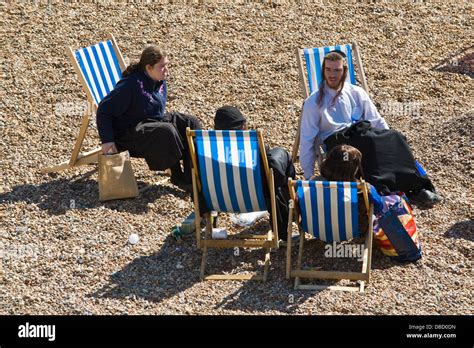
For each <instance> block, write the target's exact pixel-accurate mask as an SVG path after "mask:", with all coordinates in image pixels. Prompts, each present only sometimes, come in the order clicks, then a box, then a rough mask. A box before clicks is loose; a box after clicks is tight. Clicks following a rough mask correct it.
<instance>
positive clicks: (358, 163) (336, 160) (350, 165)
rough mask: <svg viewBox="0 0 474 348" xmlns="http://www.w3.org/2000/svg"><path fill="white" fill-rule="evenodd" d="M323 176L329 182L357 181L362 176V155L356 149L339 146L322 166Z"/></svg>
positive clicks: (331, 152) (330, 153) (329, 154)
mask: <svg viewBox="0 0 474 348" xmlns="http://www.w3.org/2000/svg"><path fill="white" fill-rule="evenodd" d="M321 175H322V176H323V177H324V178H325V179H326V180H329V181H357V180H359V178H360V177H362V176H363V174H362V154H361V153H360V151H359V150H357V149H356V148H355V147H352V146H349V145H338V146H336V147H334V148H333V149H332V150H331V151H329V153H328V155H327V157H326V159H325V160H324V161H323V163H322V164H321Z"/></svg>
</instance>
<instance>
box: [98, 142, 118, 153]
mask: <svg viewBox="0 0 474 348" xmlns="http://www.w3.org/2000/svg"><path fill="white" fill-rule="evenodd" d="M117 152H118V151H117V147H115V143H114V142H111V143H105V144H102V153H103V154H104V155H111V154H114V153H117Z"/></svg>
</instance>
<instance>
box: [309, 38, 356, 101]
mask: <svg viewBox="0 0 474 348" xmlns="http://www.w3.org/2000/svg"><path fill="white" fill-rule="evenodd" d="M333 50H339V51H342V52H344V53H345V54H346V56H347V65H348V68H349V71H348V74H347V77H346V81H347V82H349V83H352V84H354V85H355V84H356V78H355V71H354V63H353V62H352V49H351V45H350V44H345V45H336V46H326V47H315V48H304V49H303V55H304V59H305V62H306V76H307V79H308V85H309V95H310V94H312V93H313V92H315V91H317V90H318V89H319V86H320V84H321V81H322V77H323V74H322V71H321V66H322V64H323V59H324V57H325V56H326V54H328V53H329V52H331V51H333Z"/></svg>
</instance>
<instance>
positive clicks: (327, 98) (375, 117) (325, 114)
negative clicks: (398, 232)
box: [300, 51, 441, 204]
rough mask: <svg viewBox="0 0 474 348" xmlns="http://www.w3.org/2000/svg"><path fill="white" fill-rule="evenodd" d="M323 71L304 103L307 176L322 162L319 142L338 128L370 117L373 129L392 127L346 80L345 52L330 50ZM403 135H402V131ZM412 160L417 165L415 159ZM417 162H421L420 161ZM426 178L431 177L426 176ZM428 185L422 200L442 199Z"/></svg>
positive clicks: (303, 161) (303, 142)
mask: <svg viewBox="0 0 474 348" xmlns="http://www.w3.org/2000/svg"><path fill="white" fill-rule="evenodd" d="M322 73H323V83H322V84H321V87H320V88H319V89H318V90H317V91H316V92H314V93H313V94H311V95H310V96H309V97H308V98H307V99H306V100H305V102H304V105H303V114H302V119H301V133H300V139H301V141H300V163H301V167H302V168H303V171H304V177H305V179H306V180H308V179H309V178H310V177H311V176H312V175H313V174H314V164H315V162H316V160H318V162H319V164H320V163H321V160H322V159H321V156H320V151H319V146H320V145H323V144H324V141H326V140H327V139H328V138H330V137H331V136H332V135H333V134H335V133H336V132H338V131H341V130H343V129H345V128H347V127H350V126H351V125H352V124H353V123H355V122H357V121H361V120H364V121H369V122H370V125H371V127H372V128H374V129H379V130H388V129H389V127H388V125H387V123H386V122H385V120H384V119H383V118H382V117H381V116H380V114H379V113H378V111H377V109H376V107H375V105H374V103H373V102H372V100H371V99H370V97H369V95H368V94H367V92H366V91H365V90H364V89H362V88H360V87H358V86H355V85H352V84H350V83H347V82H345V80H346V76H347V73H348V66H347V60H346V57H345V54H344V53H343V52H341V51H332V52H329V53H328V54H327V55H326V56H325V57H324V60H323V64H322ZM400 137H403V136H401V135H400ZM403 139H404V137H403ZM404 141H405V140H403V142H404ZM406 148H408V145H406ZM361 151H362V150H361ZM408 152H410V154H409V156H408V157H410V156H411V157H412V154H411V151H410V150H408ZM412 158H413V157H412ZM412 163H413V167H414V166H415V161H414V159H413V160H412ZM416 165H417V166H418V163H417V162H416ZM426 180H428V181H429V179H427V178H426V179H425V181H426ZM425 186H426V187H425V189H422V190H421V191H420V192H419V195H420V198H421V200H422V201H423V202H424V203H428V204H435V203H438V202H440V201H441V197H440V196H439V195H437V194H436V193H434V187H433V186H432V184H431V182H429V183H428V184H427V185H425Z"/></svg>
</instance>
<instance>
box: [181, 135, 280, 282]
mask: <svg viewBox="0 0 474 348" xmlns="http://www.w3.org/2000/svg"><path fill="white" fill-rule="evenodd" d="M187 136H188V144H189V146H190V153H191V159H192V162H193V167H194V169H193V191H194V201H195V216H196V226H199V224H200V209H199V204H200V202H203V201H204V202H205V204H206V209H205V210H206V211H217V212H222V213H249V212H257V211H263V210H270V209H271V210H272V212H273V214H272V216H273V217H274V218H273V219H272V221H271V225H272V230H271V231H270V232H269V233H268V234H267V235H239V236H234V237H238V238H229V239H225V240H217V239H216V240H214V239H212V238H211V232H212V226H211V224H210V218H209V213H206V215H207V218H206V222H207V226H206V233H205V236H202V235H201V231H200V230H199V228H197V229H196V238H197V244H198V247H203V249H204V250H203V259H202V260H203V261H202V263H201V279H261V280H266V277H267V273H268V264H269V257H270V254H269V252H270V248H277V247H278V230H277V225H276V220H275V216H276V214H275V207H276V206H275V192H274V187H273V171H272V170H271V169H269V167H268V162H267V157H266V154H265V148H264V145H263V139H262V136H261V134H260V132H259V131H256V130H249V131H240V130H239V131H225V130H190V129H188V130H187ZM264 177H265V178H266V180H263V178H264ZM264 185H267V187H266V190H267V192H269V193H270V202H271V207H268V206H267V204H266V201H265V196H264V192H265V191H264V189H265V188H264ZM199 196H201V197H202V199H203V201H202V200H201V201H200V199H199ZM211 247H214V248H236V247H249V248H265V249H266V250H267V253H266V256H265V269H264V275H263V277H262V276H256V275H213V276H207V277H204V270H205V262H206V257H207V248H211Z"/></svg>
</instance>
